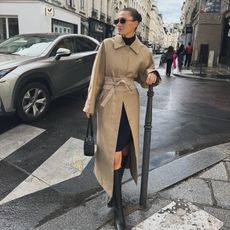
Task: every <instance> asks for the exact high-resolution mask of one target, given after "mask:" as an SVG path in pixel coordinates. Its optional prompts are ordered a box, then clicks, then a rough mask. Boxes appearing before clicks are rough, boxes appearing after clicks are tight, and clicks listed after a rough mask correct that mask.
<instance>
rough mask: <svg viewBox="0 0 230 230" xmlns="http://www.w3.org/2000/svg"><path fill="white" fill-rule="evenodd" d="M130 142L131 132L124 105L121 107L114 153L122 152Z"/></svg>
mask: <svg viewBox="0 0 230 230" xmlns="http://www.w3.org/2000/svg"><path fill="white" fill-rule="evenodd" d="M131 140H132V132H131V129H130V126H129V121H128V117H127V114H126V111H125V107H124V105H123V106H122V112H121V120H120V126H119V131H118V137H117V146H116V152H119V151H122V150H123V149H124V148H125V146H127V145H128V144H129V143H130V141H131Z"/></svg>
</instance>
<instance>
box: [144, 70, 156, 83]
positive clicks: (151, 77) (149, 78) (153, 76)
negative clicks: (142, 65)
mask: <svg viewBox="0 0 230 230" xmlns="http://www.w3.org/2000/svg"><path fill="white" fill-rule="evenodd" d="M156 81H157V75H156V74H155V73H148V76H147V79H146V83H147V84H148V85H152V84H154V83H155V82H156Z"/></svg>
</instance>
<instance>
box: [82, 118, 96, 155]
mask: <svg viewBox="0 0 230 230" xmlns="http://www.w3.org/2000/svg"><path fill="white" fill-rule="evenodd" d="M94 153H95V145H94V138H93V121H92V117H91V116H90V117H89V118H88V125H87V131H86V137H85V141H84V155H85V156H88V157H92V156H94Z"/></svg>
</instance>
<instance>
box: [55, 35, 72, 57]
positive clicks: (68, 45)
mask: <svg viewBox="0 0 230 230" xmlns="http://www.w3.org/2000/svg"><path fill="white" fill-rule="evenodd" d="M59 48H65V49H69V50H70V51H71V53H74V43H73V39H72V38H64V39H62V40H61V41H59V42H58V44H57V45H56V46H55V47H54V48H53V50H52V52H51V54H50V56H55V55H56V52H57V50H58V49H59Z"/></svg>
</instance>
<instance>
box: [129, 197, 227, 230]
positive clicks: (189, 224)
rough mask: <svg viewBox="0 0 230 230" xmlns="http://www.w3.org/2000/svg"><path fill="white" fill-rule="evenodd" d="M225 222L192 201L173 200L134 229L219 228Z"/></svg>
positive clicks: (193, 229)
mask: <svg viewBox="0 0 230 230" xmlns="http://www.w3.org/2000/svg"><path fill="white" fill-rule="evenodd" d="M223 224H224V223H223V222H222V221H220V220H219V219H217V218H215V217H214V216H212V215H210V214H209V213H207V212H205V211H203V210H201V209H199V208H198V207H196V206H195V205H193V204H191V203H185V202H182V201H177V202H174V201H173V202H172V203H170V204H169V205H167V206H166V207H164V208H163V209H161V210H160V211H159V212H157V213H155V214H153V215H152V216H150V217H149V218H147V219H146V220H144V221H143V222H141V223H140V224H138V225H136V226H135V227H133V228H132V230H142V229H144V230H158V229H161V230H184V229H189V230H197V229H210V230H218V229H220V228H221V227H222V226H223Z"/></svg>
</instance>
